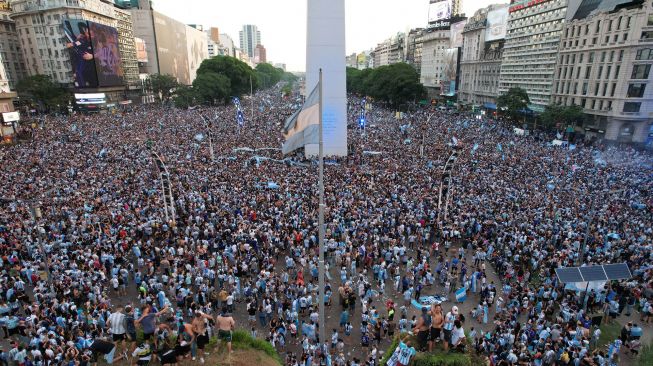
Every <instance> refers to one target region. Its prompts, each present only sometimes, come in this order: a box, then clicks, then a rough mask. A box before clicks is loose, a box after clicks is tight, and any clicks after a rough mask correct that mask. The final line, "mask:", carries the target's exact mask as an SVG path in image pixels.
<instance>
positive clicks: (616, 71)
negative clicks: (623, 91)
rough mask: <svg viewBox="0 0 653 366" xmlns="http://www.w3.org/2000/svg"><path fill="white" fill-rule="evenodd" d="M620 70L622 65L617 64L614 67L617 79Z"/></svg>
mask: <svg viewBox="0 0 653 366" xmlns="http://www.w3.org/2000/svg"><path fill="white" fill-rule="evenodd" d="M620 70H621V65H617V66H616V67H615V68H614V78H615V79H617V80H619V71H620Z"/></svg>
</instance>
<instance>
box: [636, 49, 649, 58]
mask: <svg viewBox="0 0 653 366" xmlns="http://www.w3.org/2000/svg"><path fill="white" fill-rule="evenodd" d="M635 59H636V60H653V49H651V48H643V49H641V50H637V55H636V57H635Z"/></svg>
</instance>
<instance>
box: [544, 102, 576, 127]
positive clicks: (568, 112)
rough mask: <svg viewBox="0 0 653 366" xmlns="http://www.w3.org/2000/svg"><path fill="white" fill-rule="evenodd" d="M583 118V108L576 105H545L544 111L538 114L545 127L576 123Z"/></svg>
mask: <svg viewBox="0 0 653 366" xmlns="http://www.w3.org/2000/svg"><path fill="white" fill-rule="evenodd" d="M584 119H585V114H584V113H583V108H582V107H581V106H578V105H575V104H574V105H570V106H564V105H559V104H552V105H548V106H546V107H545V109H544V112H543V113H542V114H541V115H540V120H541V121H542V123H543V125H544V128H545V129H554V128H557V126H556V125H557V124H560V127H564V126H568V125H572V126H573V125H576V124H578V123H581V122H582V121H583V120H584Z"/></svg>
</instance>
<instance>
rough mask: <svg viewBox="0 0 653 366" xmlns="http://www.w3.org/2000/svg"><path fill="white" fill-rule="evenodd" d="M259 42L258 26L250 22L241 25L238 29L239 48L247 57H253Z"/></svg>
mask: <svg viewBox="0 0 653 366" xmlns="http://www.w3.org/2000/svg"><path fill="white" fill-rule="evenodd" d="M260 44H261V32H260V31H259V30H258V27H257V26H255V25H252V24H246V25H243V30H241V31H240V49H241V50H242V52H243V53H246V54H247V56H249V58H251V59H253V58H254V50H255V49H256V46H258V45H260Z"/></svg>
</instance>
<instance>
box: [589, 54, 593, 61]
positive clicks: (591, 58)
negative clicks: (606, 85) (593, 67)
mask: <svg viewBox="0 0 653 366" xmlns="http://www.w3.org/2000/svg"><path fill="white" fill-rule="evenodd" d="M589 62H594V52H590V60H589Z"/></svg>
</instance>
